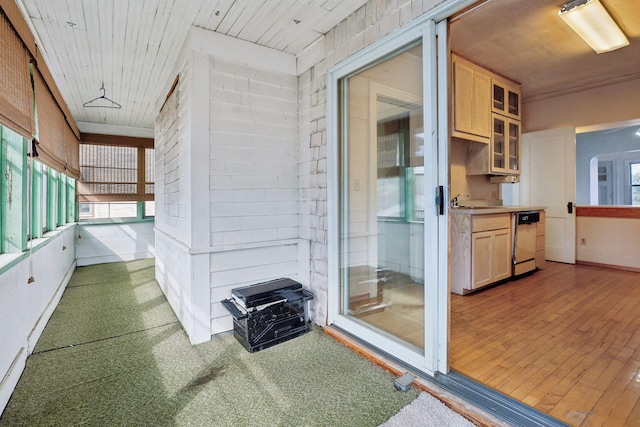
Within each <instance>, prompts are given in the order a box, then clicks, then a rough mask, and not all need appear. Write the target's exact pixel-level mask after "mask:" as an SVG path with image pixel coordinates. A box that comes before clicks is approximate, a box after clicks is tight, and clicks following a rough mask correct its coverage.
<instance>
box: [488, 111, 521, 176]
mask: <svg viewBox="0 0 640 427" xmlns="http://www.w3.org/2000/svg"><path fill="white" fill-rule="evenodd" d="M492 120H493V122H492V127H491V132H492V137H491V155H490V165H489V172H490V173H492V174H509V175H516V174H519V173H520V152H521V143H520V139H521V133H520V122H519V121H517V120H514V119H511V118H508V117H505V116H501V115H500V114H493V117H492Z"/></svg>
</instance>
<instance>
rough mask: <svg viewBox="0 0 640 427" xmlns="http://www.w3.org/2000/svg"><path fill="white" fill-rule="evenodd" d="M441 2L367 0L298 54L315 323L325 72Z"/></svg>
mask: <svg viewBox="0 0 640 427" xmlns="http://www.w3.org/2000/svg"><path fill="white" fill-rule="evenodd" d="M442 1H443V0H440V1H438V0H371V1H369V2H368V3H367V4H365V5H364V6H363V7H361V8H360V9H358V10H357V11H356V12H354V13H352V14H351V15H350V16H349V17H347V19H345V20H344V21H342V22H340V23H339V24H338V25H337V26H336V27H334V28H333V29H331V30H330V31H329V32H328V33H327V34H326V35H325V37H324V39H323V40H322V41H321V42H319V43H317V44H316V45H314V46H311V47H310V48H309V49H307V51H305V52H304V53H303V54H302V55H300V56H299V57H298V64H299V69H298V73H299V78H298V109H299V128H298V134H299V144H300V148H299V149H300V183H301V191H302V192H303V193H306V195H307V199H306V201H304V202H302V204H301V208H302V209H304V212H301V215H300V216H301V219H304V220H305V222H303V223H302V224H301V236H304V238H308V239H309V241H310V257H311V266H310V268H311V272H310V280H311V283H310V286H311V289H312V291H313V292H314V293H315V295H316V298H315V300H314V303H313V306H314V310H313V311H314V316H315V317H314V320H315V322H316V323H318V324H325V323H326V317H327V306H328V302H327V301H328V300H327V290H328V251H327V245H328V241H327V238H328V234H327V233H328V230H327V116H326V111H327V108H326V107H327V92H326V71H327V69H329V68H331V67H333V66H334V65H336V64H338V63H340V62H341V61H343V60H345V59H347V58H348V57H349V56H351V55H353V54H355V53H357V52H359V51H360V50H362V49H364V48H365V47H367V46H370V45H371V44H373V43H374V42H376V41H378V40H380V39H382V38H383V37H385V36H386V35H388V34H391V33H392V32H394V31H396V30H398V29H399V28H401V27H403V26H404V25H406V24H408V23H409V22H410V21H412V20H413V19H415V18H417V17H419V16H420V15H422V14H424V13H425V12H427V11H429V10H431V9H433V8H434V7H435V6H436V5H437V4H439V3H442ZM300 67H302V69H300Z"/></svg>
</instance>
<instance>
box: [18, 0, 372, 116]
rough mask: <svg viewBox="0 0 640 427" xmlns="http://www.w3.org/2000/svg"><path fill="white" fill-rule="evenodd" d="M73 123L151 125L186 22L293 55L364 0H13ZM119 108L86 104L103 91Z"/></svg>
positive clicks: (185, 30)
mask: <svg viewBox="0 0 640 427" xmlns="http://www.w3.org/2000/svg"><path fill="white" fill-rule="evenodd" d="M17 2H18V4H19V5H21V6H22V8H23V11H25V12H26V13H27V14H28V17H27V19H28V20H30V21H31V23H32V24H33V28H34V29H35V32H36V33H37V37H38V38H39V39H40V42H41V43H40V44H41V48H42V50H43V51H44V53H45V59H46V62H47V65H48V66H49V68H50V69H51V73H52V74H53V76H54V78H55V80H56V83H57V84H58V87H59V89H60V92H61V93H62V95H63V97H64V99H65V101H66V102H67V104H68V106H69V109H70V111H71V113H72V115H73V117H74V119H75V120H76V121H77V122H91V123H100V124H108V125H116V126H127V127H134V128H149V129H151V128H153V125H154V121H155V118H156V115H157V111H156V108H155V102H156V100H157V99H158V98H159V97H160V96H161V95H162V93H161V92H162V91H163V90H166V88H164V87H163V84H164V83H165V82H166V81H167V79H168V78H169V73H170V72H171V68H172V67H173V65H174V63H175V61H176V59H177V56H178V53H179V51H180V48H181V47H182V44H183V43H184V40H185V38H186V36H187V32H188V30H189V28H190V27H191V26H192V25H193V26H196V27H201V28H205V29H208V30H212V31H216V32H219V33H222V34H226V35H229V36H232V37H237V38H240V39H243V40H247V41H250V42H253V43H257V44H259V45H263V46H267V47H270V48H273V49H277V50H279V51H283V52H286V53H289V54H293V55H298V54H300V53H301V52H302V51H303V50H304V49H305V48H306V47H308V46H309V45H311V44H313V43H314V42H315V41H316V40H318V39H319V38H320V37H322V36H323V34H325V33H327V32H328V31H329V30H330V29H331V28H333V27H334V26H335V25H337V24H338V23H340V22H341V21H342V20H344V19H346V17H347V16H348V15H350V14H351V13H352V12H354V11H356V10H357V9H359V8H360V7H361V6H363V5H364V4H365V3H366V2H367V0H304V1H301V0H260V1H259V0H188V1H185V0H108V1H96V0H17ZM103 84H104V89H105V91H104V95H105V96H106V97H107V98H109V99H111V100H114V101H116V102H117V103H119V104H120V105H121V106H122V108H120V109H111V108H86V107H83V103H85V102H87V101H89V100H92V99H94V98H96V97H99V96H101V95H103V92H102V91H101V87H102V85H103Z"/></svg>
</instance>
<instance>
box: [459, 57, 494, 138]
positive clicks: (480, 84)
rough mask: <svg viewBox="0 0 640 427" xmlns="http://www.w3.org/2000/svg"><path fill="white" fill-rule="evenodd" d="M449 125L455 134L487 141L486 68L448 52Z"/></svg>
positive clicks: (488, 88) (488, 84) (488, 89)
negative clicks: (450, 115) (450, 119)
mask: <svg viewBox="0 0 640 427" xmlns="http://www.w3.org/2000/svg"><path fill="white" fill-rule="evenodd" d="M451 59H452V70H453V86H452V87H453V108H452V110H453V111H452V112H453V129H452V135H453V136H456V137H458V138H464V139H469V140H472V141H478V142H484V143H489V140H490V138H491V77H490V76H489V75H488V74H487V71H486V70H484V69H482V68H481V67H479V66H477V65H476V64H474V63H472V62H469V61H467V60H466V59H464V58H461V57H459V56H458V55H455V54H452V55H451Z"/></svg>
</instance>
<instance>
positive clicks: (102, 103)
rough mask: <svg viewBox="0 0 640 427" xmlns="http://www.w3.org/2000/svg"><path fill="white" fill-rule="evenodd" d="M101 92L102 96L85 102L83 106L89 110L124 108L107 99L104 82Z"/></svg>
mask: <svg viewBox="0 0 640 427" xmlns="http://www.w3.org/2000/svg"><path fill="white" fill-rule="evenodd" d="M100 90H101V91H102V95H100V96H99V97H97V98H93V99H92V100H90V101H87V102H85V103H84V104H82V106H83V107H88V108H122V106H121V105H120V104H118V103H117V102H116V101H114V100H112V99H109V98H107V97H106V91H105V89H104V82H103V83H102V87H101V88H100Z"/></svg>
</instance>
